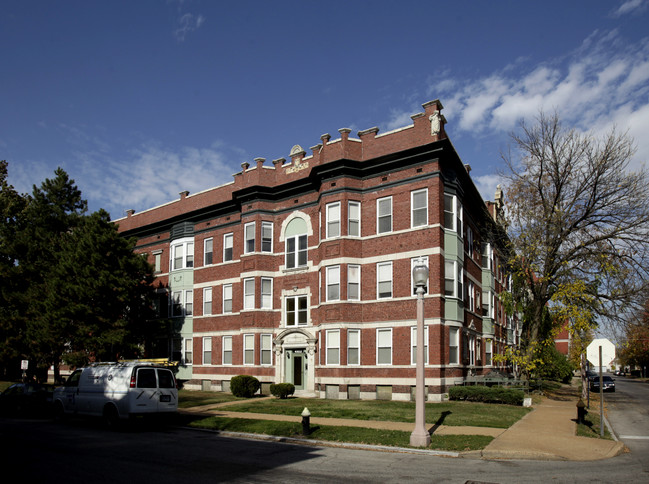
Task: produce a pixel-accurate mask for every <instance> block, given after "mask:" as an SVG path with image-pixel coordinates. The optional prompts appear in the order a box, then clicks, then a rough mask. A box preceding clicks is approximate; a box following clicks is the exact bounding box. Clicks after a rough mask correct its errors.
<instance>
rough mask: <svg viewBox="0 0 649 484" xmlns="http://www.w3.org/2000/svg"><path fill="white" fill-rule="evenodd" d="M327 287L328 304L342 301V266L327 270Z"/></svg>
mask: <svg viewBox="0 0 649 484" xmlns="http://www.w3.org/2000/svg"><path fill="white" fill-rule="evenodd" d="M326 285H327V291H326V295H327V302H329V301H340V266H329V267H327V268H326ZM332 293H333V294H332Z"/></svg>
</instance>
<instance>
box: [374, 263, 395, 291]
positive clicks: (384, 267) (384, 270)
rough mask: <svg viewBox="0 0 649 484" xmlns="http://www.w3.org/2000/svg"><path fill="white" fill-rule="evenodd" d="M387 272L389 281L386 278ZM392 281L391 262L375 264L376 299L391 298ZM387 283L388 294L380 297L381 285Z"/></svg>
mask: <svg viewBox="0 0 649 484" xmlns="http://www.w3.org/2000/svg"><path fill="white" fill-rule="evenodd" d="M388 272H389V276H390V278H389V279H387V278H386V276H387V275H388ZM393 279H394V276H393V272H392V262H379V263H377V264H376V299H390V298H392V297H393V294H394V293H393ZM388 281H389V282H390V294H389V295H385V296H381V291H380V287H381V283H383V284H385V283H387V282H388Z"/></svg>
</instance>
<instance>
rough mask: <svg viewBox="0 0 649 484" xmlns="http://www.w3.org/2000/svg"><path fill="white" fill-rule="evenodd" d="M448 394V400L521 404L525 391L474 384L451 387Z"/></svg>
mask: <svg viewBox="0 0 649 484" xmlns="http://www.w3.org/2000/svg"><path fill="white" fill-rule="evenodd" d="M448 396H449V399H450V400H466V401H469V402H483V403H505V404H507V405H523V399H524V398H525V392H523V390H513V389H511V388H503V387H485V386H481V385H475V386H456V387H452V388H451V389H450V390H449V392H448Z"/></svg>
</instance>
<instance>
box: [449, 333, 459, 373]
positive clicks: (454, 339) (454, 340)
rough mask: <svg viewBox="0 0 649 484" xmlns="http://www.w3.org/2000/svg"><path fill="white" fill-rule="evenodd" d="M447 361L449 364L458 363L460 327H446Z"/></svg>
mask: <svg viewBox="0 0 649 484" xmlns="http://www.w3.org/2000/svg"><path fill="white" fill-rule="evenodd" d="M448 362H449V364H451V365H458V364H459V363H460V328H449V329H448Z"/></svg>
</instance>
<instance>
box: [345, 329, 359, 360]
mask: <svg viewBox="0 0 649 484" xmlns="http://www.w3.org/2000/svg"><path fill="white" fill-rule="evenodd" d="M352 335H356V336H355V337H352ZM354 338H355V339H356V341H353V339H354ZM350 350H356V361H355V362H352V361H351V358H350V355H351V354H352V352H351V351H350ZM360 364H361V330H360V329H348V330H347V365H348V366H359V365H360Z"/></svg>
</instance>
